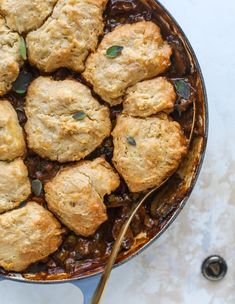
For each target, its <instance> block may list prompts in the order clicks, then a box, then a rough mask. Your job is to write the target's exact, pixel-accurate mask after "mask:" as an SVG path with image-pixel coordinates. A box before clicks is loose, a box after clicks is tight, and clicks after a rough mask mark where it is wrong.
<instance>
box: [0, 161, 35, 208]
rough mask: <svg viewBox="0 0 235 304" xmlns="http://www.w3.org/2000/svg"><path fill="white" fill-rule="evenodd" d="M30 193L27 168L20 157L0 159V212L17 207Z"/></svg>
mask: <svg viewBox="0 0 235 304" xmlns="http://www.w3.org/2000/svg"><path fill="white" fill-rule="evenodd" d="M30 193H31V185H30V182H29V178H28V170H27V167H26V166H25V164H24V162H23V161H22V159H16V160H14V161H13V162H10V163H8V162H3V161H0V213H3V212H6V211H9V210H11V209H14V208H16V207H18V206H19V205H20V203H21V202H23V201H24V200H26V199H27V198H28V196H29V195H30Z"/></svg>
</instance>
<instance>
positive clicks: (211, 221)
mask: <svg viewBox="0 0 235 304" xmlns="http://www.w3.org/2000/svg"><path fill="white" fill-rule="evenodd" d="M161 2H162V3H163V4H164V5H165V6H166V7H167V8H168V10H169V11H170V12H171V13H172V14H173V16H174V17H175V18H176V19H177V21H178V22H179V23H180V24H181V26H182V28H183V30H184V31H185V33H186V34H187V36H188V38H189V40H190V41H191V43H192V45H193V47H194V50H195V52H196V54H197V56H198V59H199V62H200V64H201V67H202V70H203V74H204V77H205V80H206V85H207V90H208V97H209V107H210V134H209V144H208V150H207V156H206V160H205V163H204V167H203V170H202V173H201V176H200V179H199V181H198V184H197V186H196V188H195V190H194V192H193V194H192V196H191V199H190V200H189V202H188V204H187V205H186V207H185V209H184V210H183V211H182V213H181V214H180V216H179V217H178V219H177V220H176V221H175V223H174V224H173V225H172V226H171V227H170V229H169V230H168V231H167V232H166V233H165V234H164V235H163V236H162V237H161V238H160V239H159V240H158V241H157V242H155V244H154V245H153V246H151V247H150V248H149V249H147V250H146V251H145V252H144V253H143V254H141V255H140V256H138V257H136V258H135V259H133V260H132V261H130V262H129V263H128V264H126V265H124V266H122V267H121V268H119V269H116V270H115V271H113V273H112V277H111V280H110V283H109V286H108V289H107V291H106V293H105V297H104V300H103V303H104V304H120V303H125V304H133V303H135V304H153V303H158V304H189V303H190V304H199V303H200V304H234V303H235V266H234V264H235V233H234V229H235V185H234V184H235V140H234V134H235V118H234V117H235V107H234V106H235V96H234V87H235V85H234V83H235V51H234V50H235V38H234V31H235V30H234V29H235V1H234V0H224V2H221V1H220V0H172V1H169V0H161ZM211 254H220V255H222V256H223V257H224V258H225V259H226V261H227V263H228V269H229V270H228V274H227V276H226V277H225V279H224V280H222V281H221V282H217V283H211V282H209V281H207V280H205V279H204V278H203V277H202V275H201V273H200V267H201V263H202V261H203V259H204V258H206V257H207V256H209V255H211ZM52 288H53V290H52ZM0 295H1V296H0V303H1V304H32V303H33V304H62V303H78V304H80V303H82V297H81V293H80V291H79V290H78V289H76V287H74V286H72V285H70V284H67V285H63V286H62V285H59V286H53V287H49V286H35V285H24V284H19V283H13V282H6V281H4V282H1V283H0Z"/></svg>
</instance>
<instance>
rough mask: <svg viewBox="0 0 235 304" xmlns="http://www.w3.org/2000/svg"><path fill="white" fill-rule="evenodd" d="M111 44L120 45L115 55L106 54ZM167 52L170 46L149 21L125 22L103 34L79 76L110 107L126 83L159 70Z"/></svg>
mask: <svg viewBox="0 0 235 304" xmlns="http://www.w3.org/2000/svg"><path fill="white" fill-rule="evenodd" d="M112 46H120V47H123V50H122V51H121V54H120V55H119V56H117V57H115V58H109V57H108V56H107V50H109V48H110V47H112ZM171 54H172V50H171V47H170V46H169V45H168V43H167V42H164V41H163V39H162V37H161V33H160V29H159V27H158V26H157V25H156V24H154V23H153V22H150V21H141V22H138V23H134V24H125V25H122V26H119V27H117V28H115V29H114V30H113V31H112V32H111V33H108V34H107V35H105V36H104V38H103V40H102V42H101V43H100V45H99V47H98V49H97V51H96V52H95V53H94V54H91V55H90V56H89V57H88V60H87V62H86V69H85V72H84V73H83V76H84V78H85V79H86V80H87V81H88V82H89V83H90V84H91V85H92V86H93V88H94V91H95V92H96V93H97V94H99V95H100V96H101V97H102V98H103V99H104V100H105V101H107V102H109V103H110V104H111V105H112V106H113V105H116V104H119V103H121V102H122V97H123V95H124V94H125V92H126V89H127V88H128V87H129V86H131V85H134V84H136V83H137V82H139V81H141V80H144V79H149V78H152V77H154V76H157V75H159V74H161V73H163V72H164V71H165V70H166V69H167V68H168V67H169V65H170V57H171Z"/></svg>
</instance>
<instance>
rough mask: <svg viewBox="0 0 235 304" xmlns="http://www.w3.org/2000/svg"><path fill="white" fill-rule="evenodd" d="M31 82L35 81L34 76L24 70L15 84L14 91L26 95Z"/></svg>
mask: <svg viewBox="0 0 235 304" xmlns="http://www.w3.org/2000/svg"><path fill="white" fill-rule="evenodd" d="M31 80H33V76H32V74H31V73H29V72H27V71H25V70H22V71H21V72H20V74H19V76H18V77H17V79H16V81H15V82H14V83H13V87H12V88H13V91H14V92H16V93H18V94H25V93H26V92H27V89H28V86H29V84H30V82H31Z"/></svg>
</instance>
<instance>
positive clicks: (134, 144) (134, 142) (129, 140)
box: [127, 136, 136, 146]
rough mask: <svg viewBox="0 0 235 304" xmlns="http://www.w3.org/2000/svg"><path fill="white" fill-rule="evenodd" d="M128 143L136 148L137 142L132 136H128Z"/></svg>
mask: <svg viewBox="0 0 235 304" xmlns="http://www.w3.org/2000/svg"><path fill="white" fill-rule="evenodd" d="M127 142H128V144H129V145H131V146H136V141H135V139H134V137H132V136H127Z"/></svg>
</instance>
